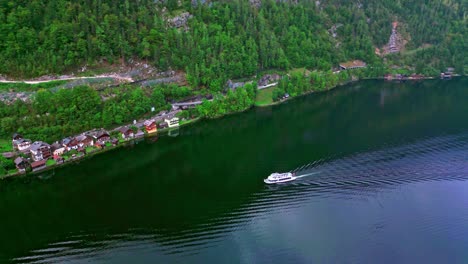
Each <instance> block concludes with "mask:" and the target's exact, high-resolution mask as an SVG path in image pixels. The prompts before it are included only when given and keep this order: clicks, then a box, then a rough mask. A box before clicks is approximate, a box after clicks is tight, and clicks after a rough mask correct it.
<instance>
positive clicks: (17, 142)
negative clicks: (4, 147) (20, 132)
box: [15, 138, 31, 144]
mask: <svg viewBox="0 0 468 264" xmlns="http://www.w3.org/2000/svg"><path fill="white" fill-rule="evenodd" d="M15 142H16V144H21V143H24V142H29V143H31V140H30V139H27V138H21V139H18V140H15Z"/></svg>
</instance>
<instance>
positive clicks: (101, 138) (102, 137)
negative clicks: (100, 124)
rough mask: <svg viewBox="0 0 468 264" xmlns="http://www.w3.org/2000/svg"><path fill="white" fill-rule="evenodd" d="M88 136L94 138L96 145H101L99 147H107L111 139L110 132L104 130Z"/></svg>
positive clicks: (94, 131)
mask: <svg viewBox="0 0 468 264" xmlns="http://www.w3.org/2000/svg"><path fill="white" fill-rule="evenodd" d="M86 134H87V135H89V136H91V137H93V138H94V142H95V143H94V144H95V145H96V144H97V143H99V145H105V144H106V142H109V141H110V138H111V137H110V134H109V132H107V131H106V130H104V129H101V130H93V131H89V132H88V133H86Z"/></svg>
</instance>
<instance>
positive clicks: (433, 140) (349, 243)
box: [0, 78, 468, 263]
mask: <svg viewBox="0 0 468 264" xmlns="http://www.w3.org/2000/svg"><path fill="white" fill-rule="evenodd" d="M153 141H154V140H153ZM153 141H146V142H139V143H138V144H135V145H133V146H130V147H125V148H121V149H117V150H113V151H110V152H108V153H105V154H102V155H98V156H96V157H93V158H92V159H88V160H85V161H81V163H79V164H76V165H70V166H67V167H64V168H59V169H56V170H55V171H53V172H48V173H45V174H44V175H42V176H41V178H40V179H38V178H37V177H35V178H32V177H28V178H23V179H15V180H8V181H4V182H0V212H1V217H0V235H1V239H0V262H12V263H60V262H66V263H89V262H92V263H468V79H466V78H465V79H462V78H458V79H454V80H450V81H442V80H427V81H421V82H407V83H389V82H383V81H360V82H357V83H352V84H349V85H346V86H343V87H339V88H337V89H334V90H332V91H330V92H326V93H316V94H310V95H308V96H304V97H301V98H297V99H294V100H290V101H288V102H286V103H284V104H281V105H277V106H273V107H268V108H256V109H252V110H249V111H247V112H245V113H240V114H235V115H231V116H228V117H225V118H222V119H217V120H207V121H202V122H198V123H196V124H193V125H191V126H188V127H183V128H180V130H179V131H178V136H176V137H170V136H167V135H166V136H160V137H159V139H158V140H157V141H156V142H153ZM291 170H296V171H297V174H298V175H301V177H300V178H299V179H297V180H296V181H293V182H290V183H288V184H283V185H277V186H266V185H265V184H264V183H263V178H265V177H266V176H268V175H269V174H270V173H272V172H285V171H291Z"/></svg>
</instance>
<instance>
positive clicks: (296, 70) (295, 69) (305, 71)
mask: <svg viewBox="0 0 468 264" xmlns="http://www.w3.org/2000/svg"><path fill="white" fill-rule="evenodd" d="M288 73H289V74H292V73H300V74H303V73H305V74H306V75H309V74H310V71H309V70H307V69H306V68H294V69H292V70H290V71H289V72H288Z"/></svg>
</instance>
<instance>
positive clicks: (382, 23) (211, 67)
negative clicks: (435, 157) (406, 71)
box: [0, 0, 468, 90]
mask: <svg viewBox="0 0 468 264" xmlns="http://www.w3.org/2000/svg"><path fill="white" fill-rule="evenodd" d="M201 2H203V3H201ZM466 6H467V3H466V1H464V0H446V1H440V0H426V1H398V0H396V1H388V0H362V1H348V0H329V1H310V0H302V1H301V0H299V1H297V0H296V1H274V0H265V1H259V0H257V1H253V0H250V1H247V0H234V1H195V0H192V1H190V0H185V1H180V0H179V1H177V0H167V1H154V0H139V1H130V0H125V1H113V0H99V1H94V0H77V1H70V0H29V1H23V0H18V1H10V0H8V1H7V0H1V1H0V74H2V75H5V76H10V77H34V76H39V75H44V74H51V73H56V74H60V73H64V72H71V71H74V70H76V69H78V68H79V67H81V66H83V65H99V64H100V63H111V64H115V63H126V62H128V61H129V60H131V59H133V60H135V59H136V60H144V61H146V62H148V63H151V64H152V65H154V66H155V67H157V68H158V69H161V70H165V69H168V68H172V69H175V70H183V71H186V72H187V74H188V80H189V82H190V84H191V85H192V86H194V87H196V86H206V87H209V88H210V89H212V90H220V89H221V88H222V84H224V83H225V81H226V80H227V79H228V78H239V77H248V76H252V75H254V74H256V73H257V71H259V70H265V69H290V68H299V67H306V68H308V69H317V70H329V69H331V67H333V66H336V65H337V63H338V62H340V61H344V60H350V59H361V60H364V61H366V62H367V63H368V64H371V65H373V66H374V67H383V66H384V65H387V66H391V65H397V66H404V65H406V66H410V67H414V68H415V71H418V72H421V73H436V72H438V71H440V70H443V69H444V68H445V67H447V66H451V67H455V68H456V71H457V72H459V73H463V71H465V69H464V68H465V67H466V65H467V63H466V57H467V56H466V55H467V54H466V50H467V47H466V40H467V35H468V34H467V28H466V27H467V23H466V22H467V19H466V17H467V15H466ZM179 18H185V19H186V20H187V21H185V19H179ZM392 21H398V22H399V30H400V32H401V34H402V36H403V38H404V39H405V41H407V45H406V47H405V51H402V52H400V53H398V54H392V55H390V56H388V57H385V58H383V57H381V56H378V55H376V54H375V48H378V47H381V46H383V45H385V43H386V42H387V41H388V38H389V35H390V33H391V28H392V25H391V23H392Z"/></svg>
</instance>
